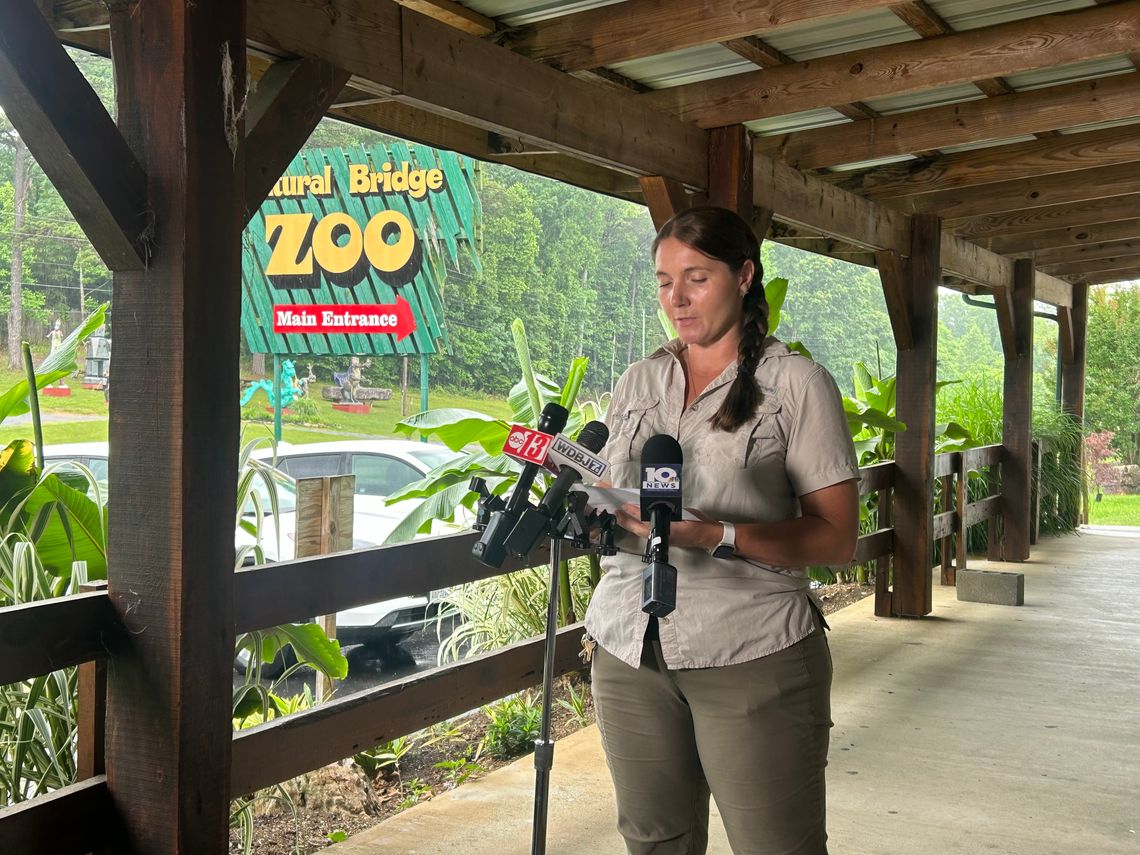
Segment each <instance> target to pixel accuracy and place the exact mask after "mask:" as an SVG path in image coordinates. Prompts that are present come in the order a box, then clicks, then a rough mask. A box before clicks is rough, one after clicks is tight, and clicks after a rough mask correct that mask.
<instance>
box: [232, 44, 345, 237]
mask: <svg viewBox="0 0 1140 855" xmlns="http://www.w3.org/2000/svg"><path fill="white" fill-rule="evenodd" d="M347 81H348V72H347V71H341V70H340V69H338V68H336V67H335V66H333V65H332V64H330V63H328V62H324V61H323V60H319V59H309V58H306V59H297V60H290V61H284V62H276V63H274V64H273V65H271V66H270V67H269V69H268V70H266V72H265V73H264V75H262V77H261V79H260V80H259V81H258V86H257V89H256V90H255V91H254V92H253V94H252V95H251V96H250V99H249V101H250V103H249V112H248V115H247V117H246V138H245V148H246V152H245V157H246V172H245V205H246V218H247V219H248V218H249V217H252V216H253V215H254V214H255V213H256V212H257V209H258V208H259V207H260V206H261V202H262V200H263V199H265V197H266V196H267V195H268V193H269V191H270V190H271V189H272V188H273V184H274V182H276V181H277V179H278V178H279V177H280V176H281V174H282V173H283V172H285V170H286V169H287V168H288V166H289V163H290V162H291V161H292V160H293V157H294V156H295V155H296V154H297V152H298V151H299V150H300V148H301V146H303V145H304V144H305V140H307V139H308V138H309V135H310V134H311V133H312V132H313V130H314V129H315V128H316V126H317V124H318V123H319V122H320V120H321V118H322V117H323V116H324V115H325V112H326V111H327V110H328V108H329V105H330V104H332V102H333V100H334V99H335V98H336V97H337V95H338V94H339V93H340V91H341V89H343V88H344V84H345V83H346V82H347Z"/></svg>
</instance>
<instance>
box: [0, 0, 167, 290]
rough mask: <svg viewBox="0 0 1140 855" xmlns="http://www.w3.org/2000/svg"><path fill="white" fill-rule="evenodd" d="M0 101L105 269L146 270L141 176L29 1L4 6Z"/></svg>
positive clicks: (0, 35)
mask: <svg viewBox="0 0 1140 855" xmlns="http://www.w3.org/2000/svg"><path fill="white" fill-rule="evenodd" d="M3 15H4V24H3V26H2V27H0V100H2V103H3V107H4V111H5V113H6V114H7V116H8V118H9V119H10V120H11V122H12V125H13V126H14V127H15V128H16V130H17V131H19V133H20V136H21V137H22V138H23V140H24V142H25V143H26V144H27V146H28V150H29V151H31V153H32V156H33V157H35V159H36V162H37V163H39V165H40V167H41V168H42V169H43V171H44V173H45V174H47V176H48V178H50V179H51V181H52V183H53V184H54V185H55V186H56V188H58V190H59V193H60V195H61V196H62V197H63V200H64V202H65V203H66V204H67V207H68V208H69V209H70V210H71V213H72V214H73V215H74V216H75V220H76V222H77V223H79V225H80V227H81V228H82V229H83V231H84V232H85V233H86V235H87V237H88V239H89V240H90V241H91V243H92V245H93V246H94V247H95V250H96V252H98V253H99V256H100V257H101V258H102V259H103V262H104V263H105V264H106V265H107V266H108V267H109V268H111V269H112V270H127V269H134V270H138V269H141V268H143V267H145V266H146V261H147V257H148V252H149V247H148V245H147V243H148V240H149V237H150V234H151V232H152V230H153V228H154V224H153V223H152V222H151V221H150V219H149V216H148V212H149V202H148V197H147V176H146V172H145V171H144V169H143V167H142V166H141V165H140V163H139V161H138V159H137V158H136V157H135V154H134V152H133V151H132V150H131V148H130V146H128V145H127V143H126V141H125V140H124V139H123V137H122V135H121V134H120V133H119V130H118V128H116V127H115V123H114V121H113V120H112V119H111V116H110V115H109V114H108V113H107V110H106V108H105V107H104V106H103V104H102V102H101V101H100V100H99V97H98V96H97V95H96V94H95V92H94V91H93V90H92V89H91V86H90V85H89V84H88V83H87V81H86V79H84V77H83V75H82V74H81V73H80V71H79V69H78V68H76V67H75V63H73V62H72V61H71V58H70V57H69V56H68V55H67V53H66V52H65V51H64V49H63V46H62V45H60V43H59V41H58V39H57V38H56V36H55V33H53V32H52V29H51V26H50V25H49V24H48V22H47V20H46V19H45V18H44V17H43V15H41V14H40V11H39V9H38V8H36V5H35V3H34V2H32V0H16V1H15V2H9V3H6V4H5V6H4V12H3Z"/></svg>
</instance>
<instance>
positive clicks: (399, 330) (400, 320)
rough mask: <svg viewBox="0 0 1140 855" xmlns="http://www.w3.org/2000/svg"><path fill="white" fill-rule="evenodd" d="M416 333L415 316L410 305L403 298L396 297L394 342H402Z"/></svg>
mask: <svg viewBox="0 0 1140 855" xmlns="http://www.w3.org/2000/svg"><path fill="white" fill-rule="evenodd" d="M415 331H416V316H415V314H414V313H413V312H412V304H411V303H409V302H408V301H407V300H405V299H404V298H403V297H400V296H398V295H397V297H396V329H395V330H393V333H394V334H395V336H396V341H403V340H404V339H406V338H407V337H408V336H410V335H411V334H412V333H414V332H415Z"/></svg>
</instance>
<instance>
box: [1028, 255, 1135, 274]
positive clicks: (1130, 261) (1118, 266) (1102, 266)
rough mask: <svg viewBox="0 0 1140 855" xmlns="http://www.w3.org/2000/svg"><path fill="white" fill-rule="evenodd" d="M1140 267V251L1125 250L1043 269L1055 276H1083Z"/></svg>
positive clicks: (1044, 266) (1043, 266)
mask: <svg viewBox="0 0 1140 855" xmlns="http://www.w3.org/2000/svg"><path fill="white" fill-rule="evenodd" d="M1133 267H1140V251H1133V252H1131V253H1128V252H1125V253H1121V254H1120V255H1114V256H1111V257H1109V258H1099V259H1096V260H1088V259H1081V260H1078V261H1066V262H1063V263H1057V264H1049V265H1042V269H1044V270H1046V271H1047V272H1048V273H1051V274H1052V275H1053V276H1083V275H1086V274H1088V275H1093V274H1096V273H1103V272H1104V271H1106V270H1127V269H1130V268H1133Z"/></svg>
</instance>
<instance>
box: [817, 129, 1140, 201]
mask: <svg viewBox="0 0 1140 855" xmlns="http://www.w3.org/2000/svg"><path fill="white" fill-rule="evenodd" d="M1137 162H1140V124H1133V125H1125V126H1123V127H1116V128H1107V129H1105V130H1100V131H1090V132H1087V133H1080V134H1065V135H1062V136H1056V137H1051V138H1049V139H1045V140H1033V141H1031V142H1023V143H1014V144H1011V145H1003V146H993V147H989V148H983V149H977V150H974V151H966V152H961V153H958V154H946V155H938V156H935V157H934V158H933V159H930V160H924V161H922V162H919V161H915V162H911V163H906V164H901V165H893V166H884V167H879V168H876V169H871V170H868V171H866V172H862V173H860V174H859V175H857V176H852V177H850V178H847V179H846V180H843V181H841V182H840V186H842V187H843V188H844V189H845V190H850V191H851V192H853V193H858V194H860V195H862V196H866V197H868V198H869V199H897V198H900V197H905V196H913V195H917V194H920V193H932V192H940V191H944V190H956V189H960V188H965V187H976V186H978V185H982V184H993V183H999V182H1003V181H1011V180H1016V179H1028V178H1037V177H1040V176H1042V175H1055V174H1058V173H1061V172H1070V171H1076V170H1081V169H1090V168H1094V167H1098V166H1114V165H1116V164H1120V163H1137Z"/></svg>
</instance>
